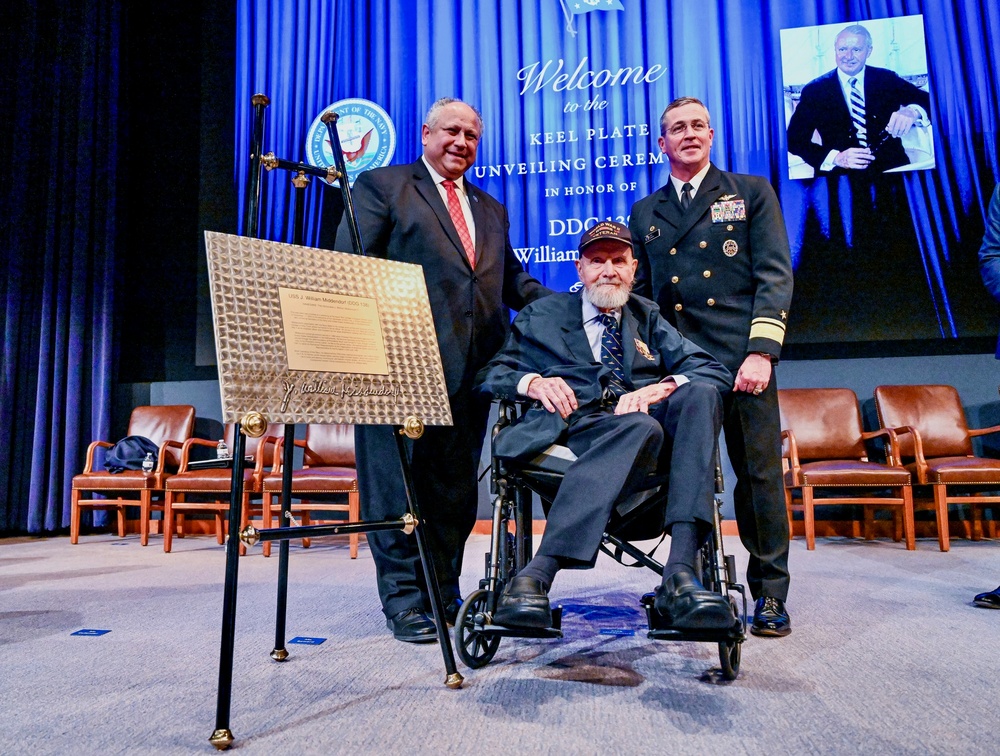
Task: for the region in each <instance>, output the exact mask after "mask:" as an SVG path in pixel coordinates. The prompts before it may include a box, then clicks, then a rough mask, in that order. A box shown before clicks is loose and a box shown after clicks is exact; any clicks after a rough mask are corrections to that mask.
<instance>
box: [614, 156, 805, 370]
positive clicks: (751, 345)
mask: <svg viewBox="0 0 1000 756" xmlns="http://www.w3.org/2000/svg"><path fill="white" fill-rule="evenodd" d="M723 198H728V199H727V200H724V199H723ZM724 201H729V202H740V201H742V203H743V208H744V211H745V216H746V218H745V220H728V221H726V220H723V221H719V222H714V223H713V221H712V205H713V204H715V203H718V202H724ZM720 207H721V206H720ZM629 230H630V231H631V232H632V244H633V249H634V254H635V258H636V260H638V261H639V268H638V271H637V272H636V277H635V286H634V287H633V289H632V290H633V292H634V293H636V294H639V295H640V296H645V297H649V298H650V299H652V300H654V301H655V302H656V303H657V304H659V305H660V307H662V308H663V315H664V317H665V318H667V320H669V321H670V323H671V324H672V325H674V326H675V327H676V328H677V329H678V330H679V331H680V332H681V333H682V334H684V336H685V337H687V338H689V339H691V341H693V342H694V343H695V344H697V345H698V346H700V347H701V348H702V349H704V350H705V351H707V352H708V353H709V354H711V355H713V356H714V357H715V358H716V359H718V360H719V362H721V363H722V364H723V365H725V366H726V367H727V368H728V369H729V370H730V371H732V372H733V373H735V372H736V371H737V370H738V369H739V367H740V365H741V364H742V363H743V360H744V359H745V358H746V355H747V353H748V352H765V353H767V354H769V355H771V358H772V361H776V360H777V359H778V357H779V356H780V354H781V346H782V343H783V342H784V334H785V322H786V320H787V317H788V308H789V305H790V304H791V301H792V262H791V254H790V252H789V249H788V234H787V232H786V230H785V221H784V219H783V218H782V215H781V207H780V205H779V204H778V198H777V197H776V196H775V194H774V190H773V189H772V188H771V185H770V184H769V183H768V182H767V181H766V180H764V179H763V178H761V177H759V176H747V175H744V174H740V173H727V172H724V171H720V170H719V169H718V168H716V167H715V166H714V165H713V166H711V167H710V168H709V170H708V173H707V174H706V175H705V180H704V181H702V183H701V187H699V189H698V193H697V194H696V195H695V197H694V200H693V201H692V203H691V207H690V208H689V209H688V212H687V213H684V211H682V210H681V206H680V202H679V200H678V199H677V192H676V191H674V188H673V186H672V185H671V184H670V182H669V181H668V182H667V184H666V185H665V186H663V187H661V188H660V189H659V190H657V191H656V192H654V193H653V194H651V195H649V196H648V197H646V198H644V199H641V200H639V201H638V202H637V203H635V205H633V207H632V213H631V217H630V220H629ZM727 251H728V254H727Z"/></svg>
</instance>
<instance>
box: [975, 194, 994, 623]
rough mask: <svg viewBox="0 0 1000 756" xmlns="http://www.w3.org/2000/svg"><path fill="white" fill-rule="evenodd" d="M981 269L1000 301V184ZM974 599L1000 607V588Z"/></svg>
mask: <svg viewBox="0 0 1000 756" xmlns="http://www.w3.org/2000/svg"><path fill="white" fill-rule="evenodd" d="M979 271H980V273H982V275H983V283H984V284H986V289H987V290H988V291H989V292H990V294H992V295H993V298H994V299H996V300H997V301H1000V184H998V185H997V187H996V188H995V189H994V190H993V199H992V200H990V207H989V210H987V212H986V232H985V233H984V234H983V245H982V246H981V247H980V248H979ZM997 359H998V360H1000V338H998V340H997ZM972 601H973V603H974V604H975V605H976V606H982V607H985V608H987V609H1000V588H997V589H996V590H993V591H987V592H986V593H980V594H979V595H977V596H976V597H975V598H974V599H973V600H972Z"/></svg>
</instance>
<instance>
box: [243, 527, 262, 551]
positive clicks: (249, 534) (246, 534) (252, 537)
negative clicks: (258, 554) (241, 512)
mask: <svg viewBox="0 0 1000 756" xmlns="http://www.w3.org/2000/svg"><path fill="white" fill-rule="evenodd" d="M240 540H241V541H243V543H244V544H245V545H247V546H256V545H257V542H258V541H259V540H260V534H259V533H258V532H257V528H255V527H254V526H253V525H247V526H246V527H245V528H243V530H241V531H240Z"/></svg>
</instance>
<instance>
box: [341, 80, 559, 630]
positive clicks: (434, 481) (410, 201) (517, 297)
mask: <svg viewBox="0 0 1000 756" xmlns="http://www.w3.org/2000/svg"><path fill="white" fill-rule="evenodd" d="M482 132H483V122H482V117H481V116H480V114H479V112H478V111H477V110H475V109H474V108H473V107H471V106H470V105H468V104H466V103H464V102H462V101H460V100H456V99H453V98H444V99H440V100H438V101H437V102H435V103H434V104H433V105H432V106H431V107H430V109H429V110H428V112H427V115H426V117H425V119H424V124H423V126H422V128H421V134H420V139H421V143H422V145H423V154H422V155H421V156H420V158H418V159H417V160H416V161H414V162H413V163H411V164H409V165H396V166H389V167H385V168H377V169H375V170H371V171H367V172H365V173H362V174H361V175H360V176H359V177H358V179H357V181H356V182H355V185H354V204H355V210H356V214H357V220H358V226H359V230H360V235H361V239H362V243H363V245H364V247H365V251H366V252H367V253H368V254H369V255H372V256H375V257H381V258H385V259H389V260H395V261H397V262H405V263H413V264H414V265H420V266H421V267H422V268H423V272H424V279H425V281H426V284H427V293H428V297H429V299H430V305H431V314H432V316H433V318H434V328H435V331H436V334H437V339H438V346H439V347H440V350H441V362H442V365H443V368H444V377H445V383H446V385H447V389H448V400H449V403H450V405H451V414H452V418H453V421H454V425H452V426H448V427H444V426H428V427H427V428H426V429H425V432H424V435H423V437H421V438H420V439H417V440H415V441H407V442H406V443H407V444H408V445H409V448H408V453H409V456H410V466H411V470H412V474H413V475H412V477H413V484H414V488H415V494H416V498H417V502H418V504H419V506H420V510H421V516H422V517H423V518H424V522H423V523H421V527H423V528H424V529H425V533H426V536H427V541H428V544H429V548H430V550H431V552H432V554H433V559H434V563H435V565H436V568H437V572H438V579H439V582H440V586H441V594H442V600H443V601H444V604H445V616H446V618H447V619H448V621H449V622H453V621H454V618H455V616H456V615H457V613H458V610H459V606H460V604H461V599H460V596H461V593H460V591H459V585H458V578H459V575H460V574H461V571H462V553H463V550H464V548H465V541H466V539H467V538H468V536H469V534H470V533H471V532H472V527H473V525H474V524H475V521H476V512H477V509H478V487H477V472H478V465H479V459H480V454H481V452H482V444H483V438H484V436H485V433H486V422H487V418H488V416H489V399H488V398H487V399H484V398H483V397H481V396H479V395H476V394H474V393H473V390H472V387H473V380H474V378H475V375H476V373H477V371H478V370H479V369H480V368H481V367H482V366H483V365H485V364H486V363H487V362H488V361H489V359H490V358H491V357H492V356H493V354H494V353H495V352H496V351H497V349H499V348H500V346H501V345H502V344H503V341H504V337H505V335H506V333H507V330H508V328H509V322H510V315H509V309H508V308H511V309H515V310H519V309H521V308H522V307H524V305H526V304H527V303H528V302H530V301H532V300H533V299H535V298H537V297H539V296H543V295H544V294H546V293H548V290H547V289H546V288H545V287H543V286H542V285H541V284H540V283H539V282H538V281H536V280H535V279H534V278H532V277H531V276H530V275H528V273H526V272H525V270H524V268H523V267H522V266H521V263H520V262H518V260H517V258H516V257H515V255H514V251H513V250H512V249H511V245H510V239H509V236H508V228H509V223H508V220H507V211H506V209H505V208H504V206H503V205H501V204H500V203H499V202H497V201H496V200H495V199H493V197H491V196H490V195H488V194H486V193H485V192H484V191H482V190H481V189H479V188H477V187H475V186H473V185H472V184H471V182H469V181H468V180H466V178H465V173H466V171H468V170H469V168H470V167H472V165H473V163H475V161H476V154H477V150H478V147H479V140H480V137H481V136H482ZM335 246H336V249H338V250H344V251H351V250H352V244H351V236H350V232H349V228H348V225H347V217H346V216H345V217H344V219H343V220H342V221H341V224H340V227H339V228H338V231H337V241H336V245H335ZM355 454H356V457H357V464H358V488H359V491H360V494H361V514H362V517H363V518H364V519H366V520H383V519H393V518H396V517H398V516H399V515H400V514H401V513H402V512H403V511H404V510H405V506H406V505H405V502H406V494H405V490H404V486H403V481H402V474H401V472H400V470H399V465H398V463H397V461H396V460H397V459H398V455H397V449H396V441H395V438H394V437H393V429H392V428H391V427H388V426H365V425H358V426H356V427H355ZM368 543H369V546H370V548H371V552H372V556H373V558H374V561H375V567H376V572H377V579H378V590H379V598H380V599H381V603H382V610H383V612H384V613H385V616H386V624H387V626H388V627H389V629H390V630H391V631H392V633H393V636H394V637H395V638H396V639H397V640H401V641H406V642H416V643H420V642H432V641H434V640H435V638H436V631H435V625H434V622H433V621H432V620H431V618H430V617H429V616H428V612H429V611H430V610H431V607H430V599H429V596H428V591H427V586H426V584H425V581H424V576H423V572H422V568H421V565H420V560H419V554H418V550H417V545H416V540H415V538H414V537H413V536H412V535H410V536H407V535H405V534H403V533H402V532H400V531H381V532H376V533H369V534H368Z"/></svg>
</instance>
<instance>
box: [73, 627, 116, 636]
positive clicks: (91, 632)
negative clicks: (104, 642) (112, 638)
mask: <svg viewBox="0 0 1000 756" xmlns="http://www.w3.org/2000/svg"><path fill="white" fill-rule="evenodd" d="M110 632H111V631H110V630H92V629H89V628H84V629H83V630H77V631H76V632H75V633H70V635H93V636H96V635H107V634H108V633H110Z"/></svg>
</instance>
